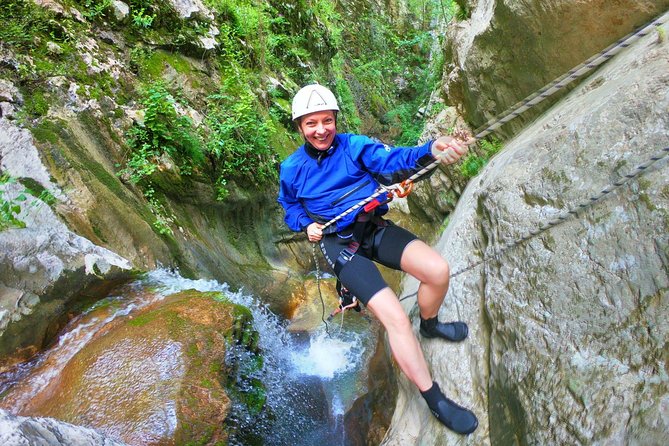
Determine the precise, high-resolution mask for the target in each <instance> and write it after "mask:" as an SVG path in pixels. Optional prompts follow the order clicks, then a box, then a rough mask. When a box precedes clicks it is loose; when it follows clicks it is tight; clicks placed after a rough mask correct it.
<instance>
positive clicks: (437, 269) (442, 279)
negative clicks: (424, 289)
mask: <svg viewBox="0 0 669 446" xmlns="http://www.w3.org/2000/svg"><path fill="white" fill-rule="evenodd" d="M450 277H451V268H450V267H449V265H448V262H447V261H446V260H445V259H443V258H439V259H437V260H434V261H433V262H431V264H430V265H429V266H428V277H427V280H426V282H428V284H430V285H437V286H446V285H448V281H449V279H450Z"/></svg>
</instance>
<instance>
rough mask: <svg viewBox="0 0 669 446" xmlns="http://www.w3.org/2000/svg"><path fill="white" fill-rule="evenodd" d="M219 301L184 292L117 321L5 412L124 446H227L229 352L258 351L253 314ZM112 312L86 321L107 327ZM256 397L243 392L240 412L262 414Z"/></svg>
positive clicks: (16, 393) (26, 385)
mask: <svg viewBox="0 0 669 446" xmlns="http://www.w3.org/2000/svg"><path fill="white" fill-rule="evenodd" d="M217 297H218V293H200V292H197V291H194V290H191V291H184V292H180V293H177V294H174V295H171V296H168V297H166V298H165V299H164V300H162V301H159V302H157V303H156V304H154V305H152V306H148V307H146V308H144V309H142V310H139V311H138V312H137V313H133V315H132V316H130V317H128V318H118V317H117V318H116V319H114V320H113V321H112V322H110V323H109V324H107V325H106V326H105V327H103V328H102V329H100V330H97V331H95V332H94V333H90V334H89V336H91V337H92V339H91V340H90V341H89V342H87V343H86V344H85V345H84V346H83V348H82V349H81V350H79V351H78V352H76V354H74V355H73V356H72V357H71V358H70V359H69V360H68V361H67V363H66V364H64V365H63V366H62V369H61V370H60V371H58V372H57V373H54V372H55V371H56V369H55V368H54V367H55V363H56V361H55V359H52V360H50V361H47V362H46V364H45V365H44V366H43V368H38V369H37V370H36V371H35V372H34V375H33V376H34V378H32V379H24V380H22V381H21V383H20V384H18V385H17V386H15V387H14V388H12V389H11V390H10V391H9V392H7V393H6V395H4V397H3V400H2V403H0V405H1V406H2V407H4V408H6V409H9V410H12V411H14V412H16V413H18V414H20V415H30V416H46V417H53V418H57V419H59V420H63V421H66V422H69V423H73V424H76V425H80V426H86V427H90V428H94V429H96V430H98V431H100V432H102V433H104V434H105V435H107V436H108V437H110V438H113V439H115V440H118V441H123V442H125V443H128V444H136V445H152V444H186V443H188V442H197V444H215V443H217V442H225V441H226V439H227V437H228V432H227V426H226V424H225V420H226V417H227V415H228V413H229V411H230V406H231V402H230V398H229V397H228V395H227V392H226V388H225V386H226V383H227V381H228V378H227V376H228V375H233V374H234V373H235V372H234V371H233V370H232V369H233V368H234V367H236V366H235V365H234V364H227V363H226V351H227V349H228V347H227V345H228V342H232V343H233V344H235V343H237V344H238V345H239V346H240V348H246V349H249V350H250V351H256V346H255V342H257V333H255V332H254V331H253V329H252V316H251V313H250V312H249V311H248V310H247V309H245V308H244V307H241V306H238V305H234V304H231V303H229V302H226V301H225V300H224V299H215V298H217ZM109 311H114V309H113V308H109V307H105V306H101V307H100V308H97V309H95V310H93V312H92V313H90V314H88V315H87V318H88V319H90V320H92V321H93V320H95V318H103V319H104V318H105V317H107V318H109V316H108V312H109ZM89 325H90V324H89ZM229 369H230V370H229ZM35 382H39V383H40V384H39V385H35ZM230 385H232V386H234V385H235V383H234V382H232V383H230ZM233 388H234V387H233ZM252 390H253V389H246V391H245V393H244V395H246V397H247V399H248V401H246V400H245V401H244V402H245V403H247V404H253V405H254V408H255V410H256V411H258V410H260V409H261V408H262V406H263V404H264V397H263V395H264V390H263V388H262V386H260V387H258V388H257V389H256V390H253V391H252ZM248 395H253V398H252V399H251V397H249V396H248Z"/></svg>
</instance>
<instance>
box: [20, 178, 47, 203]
mask: <svg viewBox="0 0 669 446" xmlns="http://www.w3.org/2000/svg"><path fill="white" fill-rule="evenodd" d="M19 182H20V183H21V184H22V185H23V186H24V187H25V188H26V191H27V192H28V193H29V194H30V195H32V196H33V197H35V198H39V199H40V200H42V201H43V202H44V203H46V204H48V205H49V206H51V205H53V204H55V203H56V197H54V196H53V194H52V193H51V192H49V191H48V190H47V189H46V188H45V187H44V186H42V185H41V184H40V183H38V182H37V181H35V180H34V179H33V178H20V179H19Z"/></svg>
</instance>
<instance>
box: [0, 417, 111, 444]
mask: <svg viewBox="0 0 669 446" xmlns="http://www.w3.org/2000/svg"><path fill="white" fill-rule="evenodd" d="M0 444H2V445H4V446H33V445H40V446H67V445H71V446H75V445H76V446H123V445H124V444H123V443H121V442H119V441H116V440H112V439H110V438H108V437H105V436H104V435H102V434H100V433H99V432H96V431H95V430H93V429H89V428H86V427H81V426H75V425H72V424H69V423H64V422H62V421H58V420H54V419H53V418H32V417H20V416H16V415H12V414H10V413H9V412H7V411H6V410H3V409H0Z"/></svg>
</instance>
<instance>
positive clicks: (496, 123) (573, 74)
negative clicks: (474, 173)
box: [323, 11, 669, 229]
mask: <svg viewBox="0 0 669 446" xmlns="http://www.w3.org/2000/svg"><path fill="white" fill-rule="evenodd" d="M668 19H669V11H667V12H665V13H664V14H662V15H661V16H660V17H658V18H656V19H654V20H652V21H651V22H649V23H648V24H647V25H646V26H644V27H643V28H641V29H639V30H637V31H634V32H632V33H630V34H628V35H627V36H625V37H623V38H622V39H620V40H618V41H617V42H615V43H614V44H612V45H610V46H609V47H608V48H606V49H605V50H603V51H601V52H600V53H599V54H597V55H595V56H592V57H591V58H590V59H588V60H586V61H585V62H583V63H582V64H580V65H578V66H576V67H574V68H572V69H571V70H569V71H568V72H567V73H565V74H564V75H562V76H560V77H558V78H557V79H555V80H554V81H553V82H550V83H549V84H547V85H546V86H544V87H543V88H541V89H540V90H539V91H537V92H536V93H533V94H531V95H530V96H528V97H527V98H525V99H523V100H522V101H520V102H518V103H516V104H515V105H513V106H511V107H509V108H508V109H507V110H505V111H504V112H502V113H500V114H498V115H497V116H501V117H499V118H497V117H495V118H492V119H491V120H490V121H488V122H487V123H486V124H484V125H483V126H482V127H480V128H479V129H477V130H476V131H475V136H474V139H475V140H479V139H481V138H483V137H485V136H487V135H489V134H490V133H492V132H493V131H495V130H496V129H498V128H499V127H501V126H502V125H503V124H505V123H507V122H509V121H511V120H512V119H514V118H516V117H517V116H519V115H520V114H521V113H523V112H525V111H527V110H529V109H530V108H532V107H534V106H535V105H537V104H539V103H540V102H542V101H543V100H545V99H547V98H548V97H550V96H552V95H553V94H555V93H556V92H558V91H560V90H561V89H562V88H564V87H565V86H567V85H568V84H570V83H571V82H573V81H575V80H576V79H579V78H580V77H582V76H584V75H585V74H586V73H588V72H590V71H592V70H593V69H594V68H596V67H598V66H600V65H602V64H603V63H604V62H606V61H607V60H609V59H610V58H612V57H613V56H614V55H616V54H618V53H619V52H620V51H621V50H623V49H624V48H627V47H628V46H630V45H631V44H632V43H633V42H635V41H636V40H638V39H640V38H642V37H644V36H647V35H648V34H649V33H650V32H651V31H652V30H654V29H655V28H656V27H657V26H660V25H662V24H664V23H665V22H666V21H667V20H668ZM441 160H442V159H441V157H439V156H438V157H437V158H436V159H435V160H434V161H433V162H432V163H430V164H428V165H427V166H425V167H424V168H423V169H421V170H420V171H418V172H416V173H415V174H413V175H412V176H410V177H409V178H408V179H407V180H405V181H408V182H413V181H416V180H417V179H418V178H420V177H422V176H423V175H425V174H426V173H428V172H430V171H431V170H433V169H434V168H436V167H437V166H438V165H439V164H440V163H441ZM399 188H400V186H399V185H398V184H393V185H391V186H383V185H381V186H380V187H379V188H378V189H377V190H376V191H375V192H374V193H373V194H372V195H370V196H369V197H367V198H366V199H364V200H362V201H360V202H359V203H357V204H355V205H353V206H352V207H350V208H349V209H347V210H345V211H344V212H342V213H341V214H339V215H337V216H336V217H334V218H333V219H332V220H330V221H328V222H327V223H325V225H323V229H325V228H327V227H328V226H330V225H332V224H334V223H336V222H337V221H339V220H341V219H342V218H344V217H345V216H347V215H348V214H350V213H352V212H355V211H357V210H358V209H360V208H361V207H363V206H365V205H366V204H367V203H369V202H371V201H372V200H374V199H376V198H377V197H378V196H380V195H382V194H388V193H390V192H393V191H394V190H397V189H399Z"/></svg>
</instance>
